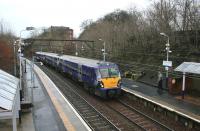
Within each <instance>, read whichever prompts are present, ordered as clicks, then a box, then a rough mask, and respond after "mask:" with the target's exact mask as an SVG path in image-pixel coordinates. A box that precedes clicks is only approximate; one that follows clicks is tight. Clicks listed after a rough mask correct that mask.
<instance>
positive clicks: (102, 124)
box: [93, 122, 108, 128]
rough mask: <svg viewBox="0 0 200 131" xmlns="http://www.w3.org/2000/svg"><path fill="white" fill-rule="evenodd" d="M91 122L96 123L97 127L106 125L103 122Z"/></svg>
mask: <svg viewBox="0 0 200 131" xmlns="http://www.w3.org/2000/svg"><path fill="white" fill-rule="evenodd" d="M93 124H94V125H96V126H98V128H99V127H103V126H106V125H108V124H106V123H104V122H93Z"/></svg>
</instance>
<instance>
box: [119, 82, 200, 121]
mask: <svg viewBox="0 0 200 131" xmlns="http://www.w3.org/2000/svg"><path fill="white" fill-rule="evenodd" d="M122 83H123V85H122V88H123V89H125V90H128V91H130V92H133V93H134V94H139V95H140V96H142V97H145V98H147V99H150V100H152V101H155V102H156V103H159V104H161V105H164V106H166V107H169V108H171V109H172V110H174V111H175V112H180V113H182V114H183V115H185V116H189V117H191V118H194V119H195V120H196V121H197V122H200V105H199V104H198V103H197V104H195V103H192V102H189V101H187V100H184V99H180V97H179V98H178V97H175V96H173V95H171V94H169V93H168V91H165V90H162V91H158V88H156V87H153V86H149V85H146V84H144V83H140V82H135V81H133V80H130V79H123V80H122Z"/></svg>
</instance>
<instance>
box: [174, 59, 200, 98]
mask: <svg viewBox="0 0 200 131" xmlns="http://www.w3.org/2000/svg"><path fill="white" fill-rule="evenodd" d="M174 71H178V72H182V73H183V82H182V98H183V99H184V92H185V76H186V74H189V73H190V74H198V75H200V63H196V62H183V63H182V64H181V65H179V66H178V67H177V68H176V69H174Z"/></svg>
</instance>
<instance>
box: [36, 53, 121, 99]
mask: <svg viewBox="0 0 200 131" xmlns="http://www.w3.org/2000/svg"><path fill="white" fill-rule="evenodd" d="M36 58H37V59H38V60H39V61H42V62H44V64H48V65H51V66H53V67H54V68H57V69H58V70H60V71H62V72H63V73H66V74H68V75H70V77H72V78H74V79H76V80H78V81H79V82H82V83H83V84H84V87H85V88H87V89H88V90H89V92H90V93H91V94H95V95H98V96H101V97H103V98H107V97H117V96H118V95H119V94H120V92H121V76H120V72H119V69H118V66H117V65H116V64H114V63H111V62H103V61H99V60H93V59H87V58H81V57H76V56H69V55H58V54H55V53H48V52H36Z"/></svg>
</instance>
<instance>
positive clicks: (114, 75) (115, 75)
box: [108, 68, 119, 77]
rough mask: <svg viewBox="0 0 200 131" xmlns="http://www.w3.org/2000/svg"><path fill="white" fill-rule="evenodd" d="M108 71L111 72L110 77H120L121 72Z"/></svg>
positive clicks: (110, 69) (111, 69)
mask: <svg viewBox="0 0 200 131" xmlns="http://www.w3.org/2000/svg"><path fill="white" fill-rule="evenodd" d="M108 70H109V74H110V77H118V76H119V70H118V69H117V68H109V69H108Z"/></svg>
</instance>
